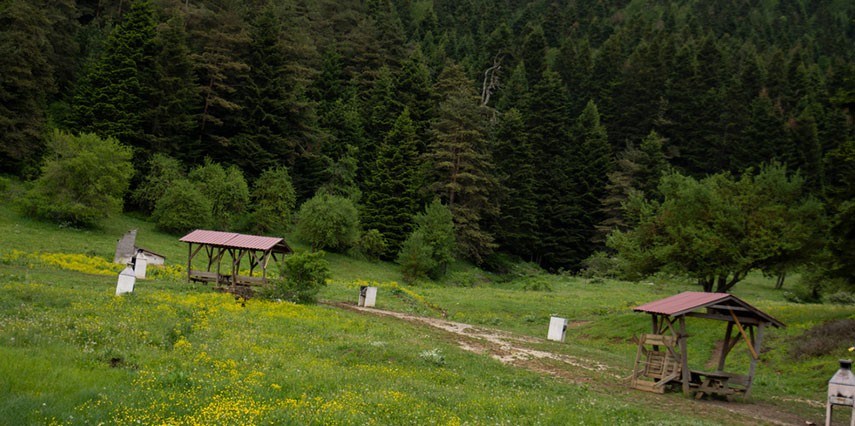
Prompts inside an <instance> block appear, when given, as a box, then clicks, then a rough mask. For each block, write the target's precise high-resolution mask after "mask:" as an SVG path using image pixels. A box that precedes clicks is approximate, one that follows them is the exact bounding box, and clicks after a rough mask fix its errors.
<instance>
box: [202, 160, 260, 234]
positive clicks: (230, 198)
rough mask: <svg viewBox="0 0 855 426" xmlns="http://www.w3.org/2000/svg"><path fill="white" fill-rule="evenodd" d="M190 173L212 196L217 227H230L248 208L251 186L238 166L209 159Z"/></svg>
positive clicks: (203, 192)
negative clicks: (228, 165) (229, 165)
mask: <svg viewBox="0 0 855 426" xmlns="http://www.w3.org/2000/svg"><path fill="white" fill-rule="evenodd" d="M188 177H189V179H190V181H191V182H193V183H194V184H195V185H196V186H197V187H198V188H199V190H200V191H202V194H204V195H205V197H207V198H208V200H210V202H211V203H210V206H211V218H212V219H213V221H212V225H213V227H214V228H217V229H219V230H227V229H230V228H232V227H233V226H235V224H236V222H237V220H238V219H239V218H241V217H242V216H243V215H244V214H245V213H246V212H247V209H246V207H247V205H249V187H248V186H247V184H246V179H244V177H243V172H241V171H240V169H238V168H237V167H236V166H231V167H229V168H228V169H224V168H223V166H221V165H220V164H219V163H214V162H211V160H209V159H206V160H205V164H204V165H203V166H199V167H197V168H195V169H193V170H192V171H190V174H189V175H188Z"/></svg>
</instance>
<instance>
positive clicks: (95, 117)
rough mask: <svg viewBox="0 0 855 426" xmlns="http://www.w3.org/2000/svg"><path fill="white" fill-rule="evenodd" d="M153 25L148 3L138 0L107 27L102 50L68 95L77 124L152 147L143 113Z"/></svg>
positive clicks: (151, 76)
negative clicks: (112, 24)
mask: <svg viewBox="0 0 855 426" xmlns="http://www.w3.org/2000/svg"><path fill="white" fill-rule="evenodd" d="M155 25H156V24H155V20H154V8H153V6H152V5H151V3H150V2H149V1H148V0H140V1H137V2H134V3H133V5H132V6H131V8H130V10H129V11H128V12H127V13H125V15H124V16H123V17H122V22H121V23H120V24H119V25H118V26H116V27H115V28H114V29H113V32H112V33H110V36H109V37H108V38H107V45H106V48H105V51H104V54H103V56H102V57H101V58H100V59H99V60H98V62H97V63H96V64H95V66H94V68H93V69H92V71H91V72H90V73H89V74H88V75H87V76H86V77H85V78H84V79H83V81H82V82H81V83H80V84H79V85H78V87H77V93H76V94H75V96H74V105H73V115H74V121H75V124H76V128H77V129H78V130H81V131H86V132H93V133H96V134H98V135H101V136H110V137H115V138H117V139H119V141H121V142H123V143H126V144H129V145H132V146H134V147H136V148H139V149H143V150H150V149H151V148H152V146H151V145H152V137H151V134H150V133H147V132H146V126H145V119H146V114H147V113H148V109H147V107H148V105H149V104H150V100H151V97H152V91H153V87H154V84H155V79H156V76H155V73H154V69H155V61H154V58H155V54H156V46H157V45H156V42H155V37H156V35H157V32H156V27H155Z"/></svg>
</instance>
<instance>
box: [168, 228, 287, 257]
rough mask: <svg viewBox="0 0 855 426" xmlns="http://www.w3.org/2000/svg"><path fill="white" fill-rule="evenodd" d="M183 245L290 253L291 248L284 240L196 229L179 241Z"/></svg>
mask: <svg viewBox="0 0 855 426" xmlns="http://www.w3.org/2000/svg"><path fill="white" fill-rule="evenodd" d="M179 241H181V242H184V243H196V244H207V245H212V246H220V247H233V248H240V249H250V250H263V251H267V250H274V251H276V252H283V253H290V252H291V251H292V250H291V247H289V246H288V244H287V243H285V240H284V239H282V238H278V237H262V236H260V235H245V234H237V233H234V232H221V231H208V230H204V229H197V230H195V231H193V232H191V233H189V234H187V235H185V236H183V237H181V238H180V239H179Z"/></svg>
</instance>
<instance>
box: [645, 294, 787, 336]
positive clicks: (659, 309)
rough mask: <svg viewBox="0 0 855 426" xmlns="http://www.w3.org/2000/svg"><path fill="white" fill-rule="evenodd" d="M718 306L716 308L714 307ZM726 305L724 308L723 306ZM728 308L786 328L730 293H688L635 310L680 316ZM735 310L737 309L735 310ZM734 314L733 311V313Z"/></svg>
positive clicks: (646, 304)
mask: <svg viewBox="0 0 855 426" xmlns="http://www.w3.org/2000/svg"><path fill="white" fill-rule="evenodd" d="M713 305H716V306H713ZM722 305H724V307H723V306H722ZM727 306H737V307H741V308H744V309H742V312H747V313H748V315H750V316H752V317H754V318H758V319H761V320H763V321H766V322H769V323H771V324H772V325H774V326H775V327H784V323H782V322H780V321H778V320H776V319H775V318H772V316H770V315H769V314H767V313H765V312H763V311H761V310H759V309H757V308H755V307H753V306H751V305H749V304H748V303H745V302H744V301H742V300H741V299H739V298H738V297H736V296H734V295H732V294H728V293H705V292H700V291H686V292H683V293H680V294H676V295H674V296H671V297H666V298H664V299H660V300H655V301H653V302H650V303H645V304H644V305H641V306H639V307H636V308H635V309H633V310H634V311H637V312H648V313H651V314H659V315H669V316H680V315H683V314H686V313H689V312H691V311H694V310H695V309H700V308H704V307H709V308H710V309H713V310H722V309H724V310H727V309H728V308H727ZM734 309H735V308H734ZM731 312H732V311H731Z"/></svg>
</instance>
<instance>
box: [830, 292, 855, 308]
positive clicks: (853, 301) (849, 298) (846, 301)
mask: <svg viewBox="0 0 855 426" xmlns="http://www.w3.org/2000/svg"><path fill="white" fill-rule="evenodd" d="M825 303H831V304H834V305H855V293H850V292H848V291H838V292H836V293H832V294H829V295H828V296H825Z"/></svg>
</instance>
